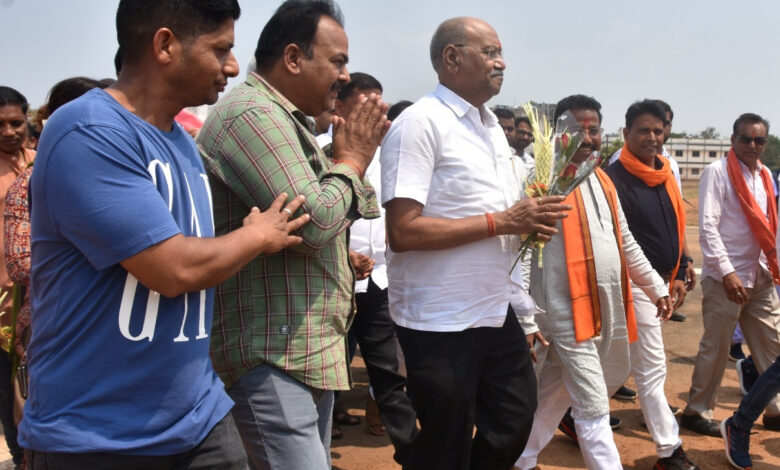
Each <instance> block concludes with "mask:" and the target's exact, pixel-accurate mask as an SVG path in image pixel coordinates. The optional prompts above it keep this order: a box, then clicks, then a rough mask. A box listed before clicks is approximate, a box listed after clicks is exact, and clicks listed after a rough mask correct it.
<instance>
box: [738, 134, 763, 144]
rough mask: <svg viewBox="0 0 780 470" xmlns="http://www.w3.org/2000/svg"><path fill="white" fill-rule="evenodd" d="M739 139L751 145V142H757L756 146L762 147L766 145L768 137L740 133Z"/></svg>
mask: <svg viewBox="0 0 780 470" xmlns="http://www.w3.org/2000/svg"><path fill="white" fill-rule="evenodd" d="M739 141H740V142H741V143H743V144H745V145H750V143H751V142H755V144H756V147H762V146H764V145H766V138H764V137H748V136H746V135H744V134H740V135H739Z"/></svg>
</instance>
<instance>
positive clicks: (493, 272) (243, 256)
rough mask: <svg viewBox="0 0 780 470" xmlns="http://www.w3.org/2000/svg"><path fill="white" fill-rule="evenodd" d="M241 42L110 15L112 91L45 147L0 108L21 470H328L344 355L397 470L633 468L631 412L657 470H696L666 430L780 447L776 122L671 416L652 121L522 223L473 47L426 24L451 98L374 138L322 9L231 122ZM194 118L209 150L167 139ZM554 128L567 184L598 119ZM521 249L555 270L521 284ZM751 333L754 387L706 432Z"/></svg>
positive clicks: (172, 21)
mask: <svg viewBox="0 0 780 470" xmlns="http://www.w3.org/2000/svg"><path fill="white" fill-rule="evenodd" d="M240 13H241V10H240V7H239V5H238V2H237V0H209V1H206V0H120V2H119V7H118V10H117V14H116V25H117V38H118V42H119V50H118V52H117V55H116V58H115V65H116V69H117V79H116V80H114V79H104V80H99V81H98V80H92V79H88V78H84V77H74V78H71V79H66V80H63V81H62V82H60V83H58V84H56V85H55V86H54V87H53V88H52V89H51V91H50V93H49V97H48V102H47V104H46V105H44V106H43V107H42V108H41V109H39V110H38V112H37V113H35V117H36V119H35V121H34V122H33V121H30V120H28V111H29V109H28V108H29V105H28V103H27V100H26V99H25V97H24V96H23V95H22V94H21V93H20V92H19V91H17V90H14V89H12V88H9V87H5V86H0V196H2V197H0V201H2V203H0V206H1V207H2V209H3V214H4V231H3V232H2V233H3V238H2V241H3V244H2V246H3V250H4V255H5V262H4V263H0V288H2V292H0V295H3V293H4V295H5V297H2V296H0V302H2V305H0V309H3V310H4V311H5V312H6V313H7V314H8V315H4V316H3V317H1V318H2V319H3V320H4V321H5V322H6V326H8V327H9V328H10V330H11V331H12V334H11V335H10V338H9V344H10V346H9V354H8V355H6V354H0V421H1V422H2V425H3V428H4V430H5V437H6V441H7V443H8V446H9V449H10V451H11V454H12V456H13V460H14V463H15V464H16V465H17V466H18V467H19V468H30V469H33V470H37V469H51V470H54V469H69V468H85V469H91V468H95V469H163V468H165V469H169V468H170V469H184V468H188V469H243V468H247V467H249V468H253V469H284V470H287V469H306V470H318V469H328V468H330V467H331V453H330V446H331V440H332V439H337V438H339V437H340V435H341V429H340V427H339V425H349V424H355V423H356V422H359V419H358V418H357V417H355V416H352V415H350V414H349V413H348V412H347V411H346V410H344V409H343V408H342V407H340V406H339V405H338V392H339V391H345V390H349V389H350V387H351V386H352V376H351V371H350V362H351V359H352V356H353V355H354V354H355V351H356V347H357V346H358V345H359V347H360V351H361V354H362V357H363V359H364V361H365V364H366V369H367V372H368V375H369V381H370V389H369V396H368V397H367V404H366V418H365V419H366V424H367V429H368V430H369V432H371V433H372V434H376V435H385V434H386V435H387V436H388V437H389V439H390V441H391V442H392V445H393V447H394V450H395V453H394V455H393V458H394V460H395V461H396V462H397V463H398V464H399V465H401V466H402V467H403V468H404V469H446V470H450V469H496V470H507V469H511V468H517V469H521V470H530V469H535V468H538V467H537V463H538V457H539V454H540V452H541V451H542V450H543V449H544V448H545V446H546V445H547V444H548V443H549V442H550V440H551V439H552V437H553V435H554V433H555V431H556V429H561V430H562V431H564V433H565V434H567V435H568V436H569V437H571V438H573V439H574V440H575V441H577V443H578V444H579V449H580V451H581V453H582V458H583V461H584V464H585V466H586V467H587V468H589V469H610V470H613V469H619V468H622V465H621V458H620V454H619V450H618V448H617V446H616V445H615V440H614V437H613V431H612V430H613V428H615V427H616V426H619V420H617V419H616V418H613V417H611V416H610V413H609V411H610V405H609V401H610V397H612V396H614V395H615V394H620V395H621V396H627V397H629V398H632V397H636V396H638V399H639V403H640V405H641V408H642V413H643V417H644V421H645V423H646V425H647V428H648V431H649V433H650V436H651V437H652V440H653V443H654V444H655V447H656V452H657V454H658V460H657V462H656V463H655V466H654V467H653V468H655V469H658V470H665V469H670V470H694V469H698V468H699V467H698V466H697V465H696V464H694V463H693V462H692V461H691V460H690V459H689V458H688V457H687V455H686V453H685V451H684V450H683V442H682V439H681V438H680V433H679V426H680V425H681V426H683V427H685V428H687V429H690V430H692V431H694V432H696V433H699V434H702V435H709V436H716V437H717V436H720V437H722V438H723V439H724V440H725V449H726V458H727V459H728V461H729V462H730V463H731V464H732V465H733V466H735V467H736V468H740V469H748V468H752V462H751V458H750V454H749V443H750V432H751V428H752V426H753V424H754V422H755V421H756V420H757V419H758V418H759V416H760V415H761V414H762V412H763V414H764V417H763V426H764V428H766V429H771V430H775V431H780V395H778V391H780V363H779V362H778V359H780V299H779V298H778V293H777V290H776V286H777V285H780V269H779V268H778V258H777V256H778V255H777V249H776V244H777V202H776V194H777V191H776V188H775V184H774V182H773V180H772V177H771V173H770V172H769V169H768V168H767V167H766V166H764V165H763V164H762V163H761V161H760V156H761V153H762V152H763V149H764V147H765V145H766V142H767V136H768V132H769V123H768V122H767V121H766V120H765V119H764V118H762V117H761V116H758V115H756V114H751V113H745V114H742V115H740V116H739V117H738V118H737V119H736V121H735V122H734V127H733V134H732V136H731V142H732V148H731V150H730V151H729V153H728V156H727V157H726V158H724V159H721V160H718V161H716V162H715V163H712V164H711V165H709V166H708V167H707V168H706V170H705V171H704V172H703V174H702V177H701V182H700V196H699V230H700V239H699V243H700V246H701V251H702V260H701V264H700V266H701V276H700V277H701V279H700V283H701V287H702V291H703V302H702V317H703V323H704V333H703V335H702V338H701V342H700V344H699V352H698V354H697V356H696V363H695V368H694V372H693V376H692V378H691V388H690V393H689V397H688V402H687V406H686V407H685V409H684V410H678V409H676V408H674V407H672V406H670V405H669V403H668V401H667V398H666V395H665V392H664V385H665V381H666V356H665V353H664V344H663V337H662V334H661V326H662V324H663V322H665V321H667V320H669V319H671V318H672V317H673V315H675V314H676V312H675V310H676V309H677V308H679V307H680V306H681V305H682V304H683V302H684V300H685V297H686V293H687V292H689V291H691V290H692V289H693V288H694V287H695V285H696V282H697V278H696V272H695V270H694V263H695V261H694V260H693V258H692V257H691V256H690V251H689V250H688V244H689V243H693V241H690V240H686V237H685V226H686V220H685V208H684V205H683V198H682V191H681V183H680V178H679V168H678V166H677V163H676V162H675V161H674V159H673V158H672V157H671V156H670V155H669V153H668V152H667V151H666V149H665V147H664V143H665V142H666V139H668V138H669V135H670V133H671V125H672V119H673V116H674V115H673V112H672V109H671V107H670V106H669V105H668V104H666V103H665V102H663V101H661V100H648V99H645V100H641V101H637V102H635V103H633V104H631V105H630V106H629V107H628V109H627V111H626V115H625V128H624V130H623V138H624V140H625V145H624V146H623V147H622V149H620V150H618V151H617V152H616V153H615V155H613V156H611V157H612V158H611V159H610V158H609V157H610V156H605V157H607V158H605V164H604V168H603V169H602V168H597V169H596V170H595V171H594V172H593V173H592V174H590V175H589V176H588V177H587V178H586V179H585V180H584V181H583V182H582V183H581V184H580V185H579V186H577V187H576V189H574V190H573V191H572V192H571V193H570V194H568V195H566V196H554V195H544V196H540V197H528V196H527V195H526V191H525V186H526V183H527V181H528V178H529V175H532V174H533V173H534V172H535V171H537V170H540V167H538V166H537V164H536V163H535V161H534V155H533V143H534V129H533V126H532V123H531V121H530V120H529V119H528V117H525V116H520V115H516V114H515V113H514V112H513V111H511V110H509V109H507V108H501V107H499V108H496V109H493V110H491V109H489V108H488V107H487V105H486V103H487V102H488V101H489V100H490V99H491V98H493V97H494V96H496V95H497V94H498V93H499V91H500V89H501V85H502V82H503V71H504V69H505V67H506V63H505V61H504V59H503V56H502V49H501V42H500V40H499V36H498V33H497V32H496V31H495V30H494V29H493V28H492V27H491V26H490V25H489V24H488V23H486V22H485V21H482V20H480V19H477V18H466V17H458V18H450V19H447V20H445V21H443V22H442V23H441V24H440V25H439V27H438V28H437V29H436V31H434V32H433V35H432V39H431V43H430V58H431V63H432V66H433V69H434V71H435V72H436V75H437V77H438V84H437V85H436V87H435V88H434V89H433V91H432V92H431V93H429V94H428V95H426V96H424V97H422V98H419V99H417V100H416V101H414V102H411V101H401V102H398V103H395V104H394V105H393V106H389V104H388V103H386V102H384V101H383V99H382V94H383V87H382V84H381V82H380V80H378V79H377V78H376V77H373V76H372V75H370V74H368V73H361V72H353V73H349V72H348V70H347V63H348V61H349V49H348V40H347V35H346V33H345V31H344V20H343V17H342V15H341V13H340V11H339V9H338V6H337V5H335V4H334V3H333V2H331V1H328V0H286V1H284V2H283V3H282V4H281V6H279V8H278V9H277V10H276V12H275V13H274V14H273V16H272V17H271V19H270V20H269V21H268V23H267V24H266V25H265V26H264V27H263V29H262V32H261V34H260V37H259V40H258V44H257V49H256V51H255V57H254V62H253V64H254V65H253V66H252V67H251V68H250V70H249V71H247V72H246V79H245V80H244V81H243V83H241V84H240V85H237V86H236V87H234V88H233V89H231V90H230V91H229V92H227V93H226V94H224V96H222V97H221V99H219V100H218V98H219V94H220V93H221V92H223V91H224V90H225V86H226V84H227V81H228V79H229V78H231V77H235V76H237V75H238V74H239V73H240V70H239V66H238V63H237V61H236V59H235V57H234V56H233V54H232V53H231V48H232V47H233V41H234V33H233V30H234V24H235V22H236V21H237V20H238V19H239V16H240ZM203 104H209V105H214V106H213V107H212V108H211V110H210V112H209V114H208V117H207V118H206V119H205V121H200V120H199V119H197V118H196V117H195V116H193V115H191V114H189V113H187V112H186V111H183V109H184V108H187V107H194V106H200V105H203ZM564 114H567V115H569V116H571V119H573V120H574V121H576V122H575V127H576V128H577V129H578V131H579V133H580V134H581V136H582V141H581V142H580V144H579V147H578V148H577V150H576V152H575V153H574V155H573V156H572V160H571V161H572V163H574V164H575V165H577V164H580V163H581V162H583V161H584V160H585V159H586V158H587V157H588V156H589V155H592V154H593V152H598V151H599V150H600V149H601V140H602V132H603V129H602V128H601V123H602V113H601V105H600V104H599V102H598V101H597V100H596V99H594V98H593V97H589V96H585V95H582V94H573V95H570V96H567V97H565V98H563V99H562V100H560V101H559V102H558V103H557V105H556V107H555V111H554V116H553V117H552V118H553V122H555V121H557V119H558V118H559V117H560V116H562V115H564ZM193 137H194V138H193ZM529 234H535V236H536V237H537V239H538V240H539V241H542V242H545V243H544V245H543V248H541V249H539V250H536V251H535V252H533V254H532V255H531V256H529V257H526V258H525V259H523V260H522V262H521V263H520V264H521V269H517V270H514V269H513V263H514V262H515V258H516V257H517V256H518V252H519V248H520V244H521V243H522V239H523V237H525V236H527V235H529ZM541 258H543V259H544V263H541ZM677 315H679V314H677ZM738 324H739V326H740V329H741V335H742V336H743V337H744V341H745V342H746V343H747V344H748V346H749V348H750V353H751V360H752V361H753V363H754V364H755V369H756V373H755V375H756V376H755V377H752V378H750V380H749V385H748V386H746V390H745V392H746V395H745V397H744V399H743V401H742V403H741V404H740V406H739V408H738V410H737V411H736V412H735V413H734V415H733V416H732V417H729V418H728V419H726V420H724V421H722V422H718V421H715V420H714V419H713V409H714V408H715V406H716V404H717V397H718V391H719V387H720V383H721V379H722V377H723V372H724V370H725V368H726V364H727V361H728V359H729V353H730V348H731V346H732V342H733V341H732V338H733V335H734V332H735V327H736V326H737V325H738ZM740 370H742V369H740ZM759 374H760V375H759ZM629 375H632V376H633V377H634V379H635V383H636V388H637V390H636V391H633V390H630V389H628V388H627V387H626V386H625V385H624V384H625V382H626V380H627V379H628V377H629ZM740 378H741V379H743V381H745V383H747V380H748V378H747V374H744V373H740ZM748 388H749V390H747V389H748ZM22 406H23V409H22ZM676 415H682V417H681V418H680V424H679V425H678V421H677V417H676ZM17 426H18V435H17Z"/></svg>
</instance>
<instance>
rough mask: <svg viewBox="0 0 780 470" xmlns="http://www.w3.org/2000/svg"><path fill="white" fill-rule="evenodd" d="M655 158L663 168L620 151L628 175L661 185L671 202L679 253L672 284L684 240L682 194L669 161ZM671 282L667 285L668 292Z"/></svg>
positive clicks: (660, 156) (664, 158)
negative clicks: (675, 220) (655, 166)
mask: <svg viewBox="0 0 780 470" xmlns="http://www.w3.org/2000/svg"><path fill="white" fill-rule="evenodd" d="M656 158H658V159H659V160H661V163H663V166H662V167H661V168H660V169H658V170H656V169H655V168H653V167H649V166H647V165H645V164H644V163H642V162H641V161H639V159H638V158H636V156H635V155H634V154H633V153H631V151H630V150H628V146H626V145H624V146H623V149H622V150H621V151H620V163H622V164H623V167H624V168H625V169H626V170H627V171H628V172H629V173H631V174H632V175H634V176H636V177H637V178H639V179H641V180H642V181H643V182H644V183H645V184H646V185H648V186H658V185H659V184H663V185H664V187H665V188H666V192H667V193H668V194H669V199H671V200H672V207H673V208H674V213H675V215H676V216H677V237H678V241H679V246H680V252H679V253H677V263H676V264H675V265H674V269H673V270H672V277H671V280H672V282H673V281H674V280H675V278H676V277H677V270H679V269H680V258H681V257H682V250H683V243H684V240H685V208H684V207H683V200H682V194H681V193H680V188H679V187H677V181H675V179H674V174H673V173H672V167H671V166H670V165H669V160H667V159H666V157H664V156H663V155H658V156H657V157H656ZM672 282H670V283H669V288H670V290H671V287H672Z"/></svg>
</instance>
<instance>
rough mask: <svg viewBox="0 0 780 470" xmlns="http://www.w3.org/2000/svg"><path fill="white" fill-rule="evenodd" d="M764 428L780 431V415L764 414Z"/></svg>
mask: <svg viewBox="0 0 780 470" xmlns="http://www.w3.org/2000/svg"><path fill="white" fill-rule="evenodd" d="M764 429H771V430H772V431H780V415H777V416H767V415H766V414H765V415H764Z"/></svg>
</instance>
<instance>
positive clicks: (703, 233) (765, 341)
mask: <svg viewBox="0 0 780 470" xmlns="http://www.w3.org/2000/svg"><path fill="white" fill-rule="evenodd" d="M768 132H769V123H768V122H767V121H766V120H765V119H763V118H762V117H761V116H758V115H756V114H750V113H747V114H743V115H741V116H740V117H739V118H737V120H736V121H735V122H734V133H733V135H732V136H731V150H729V153H728V156H727V157H726V158H725V159H721V160H718V161H716V162H714V163H712V164H710V165H709V166H708V167H707V168H706V169H705V170H704V173H703V174H702V177H701V182H700V184H699V243H700V244H701V253H702V258H703V261H702V273H701V277H702V281H701V287H702V291H703V294H704V295H703V298H702V318H703V320H704V334H703V335H702V338H701V342H700V343H699V353H698V355H697V356H696V366H695V367H694V369H693V377H692V378H691V390H690V396H689V398H688V406H687V407H686V408H685V415H684V416H683V418H682V422H681V424H682V426H683V427H685V428H688V429H690V430H692V431H694V432H697V433H700V434H706V435H710V436H719V435H720V431H719V429H718V422H717V421H715V420H713V419H712V410H713V408H714V407H715V403H716V401H717V396H718V390H719V388H720V382H721V379H722V378H723V371H724V370H725V368H726V364H727V362H728V355H729V346H730V344H731V335H732V333H733V332H734V327H735V326H736V325H737V322H739V325H740V327H741V328H742V333H743V335H744V336H745V340H746V341H747V343H748V346H749V347H750V352H751V354H752V355H753V359H754V361H755V363H756V366H757V368H758V370H759V372H763V371H764V370H765V369H767V368H768V367H769V366H770V365H772V363H773V362H774V360H775V358H776V357H777V356H778V355H780V335H778V332H780V300H778V296H777V292H776V291H775V285H776V284H780V273H779V272H778V262H777V250H776V235H777V207H776V204H775V198H774V189H773V186H772V175H771V172H770V171H769V168H767V167H766V166H765V165H763V164H762V163H761V160H760V157H761V154H762V153H763V152H764V148H765V146H766V143H767V135H768ZM764 428H767V429H773V430H780V395H778V396H775V398H774V399H773V400H772V401H771V402H770V403H769V406H768V407H767V408H766V411H765V413H764Z"/></svg>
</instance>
